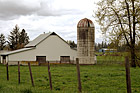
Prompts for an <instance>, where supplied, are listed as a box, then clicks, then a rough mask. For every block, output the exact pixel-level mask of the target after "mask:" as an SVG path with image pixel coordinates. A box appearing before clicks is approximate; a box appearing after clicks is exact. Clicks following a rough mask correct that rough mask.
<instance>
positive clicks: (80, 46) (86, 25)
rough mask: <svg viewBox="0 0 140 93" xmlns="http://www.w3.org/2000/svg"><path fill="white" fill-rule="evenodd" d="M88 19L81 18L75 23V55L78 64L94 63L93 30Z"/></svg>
mask: <svg viewBox="0 0 140 93" xmlns="http://www.w3.org/2000/svg"><path fill="white" fill-rule="evenodd" d="M94 29H95V28H94V24H93V22H92V21H91V20H90V19H87V18H84V19H81V20H80V21H79V22H78V24H77V57H78V58H79V64H95V50H94V42H95V30H94Z"/></svg>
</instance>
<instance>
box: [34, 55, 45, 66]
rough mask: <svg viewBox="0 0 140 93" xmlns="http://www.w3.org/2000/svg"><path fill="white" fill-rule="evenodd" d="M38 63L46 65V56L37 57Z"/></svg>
mask: <svg viewBox="0 0 140 93" xmlns="http://www.w3.org/2000/svg"><path fill="white" fill-rule="evenodd" d="M36 61H37V62H38V63H39V65H40V64H41V63H45V62H46V56H36Z"/></svg>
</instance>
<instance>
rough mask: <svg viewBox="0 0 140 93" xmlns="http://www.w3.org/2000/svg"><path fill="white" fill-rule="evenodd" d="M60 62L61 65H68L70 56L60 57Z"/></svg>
mask: <svg viewBox="0 0 140 93" xmlns="http://www.w3.org/2000/svg"><path fill="white" fill-rule="evenodd" d="M60 61H61V62H62V63H69V62H70V56H61V57H60Z"/></svg>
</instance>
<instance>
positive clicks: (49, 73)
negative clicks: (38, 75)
mask: <svg viewBox="0 0 140 93" xmlns="http://www.w3.org/2000/svg"><path fill="white" fill-rule="evenodd" d="M48 75H49V83H50V89H51V90H52V79H51V72H50V63H49V61H48Z"/></svg>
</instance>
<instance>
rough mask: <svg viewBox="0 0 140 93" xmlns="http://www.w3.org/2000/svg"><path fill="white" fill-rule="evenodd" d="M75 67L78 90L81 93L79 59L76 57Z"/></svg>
mask: <svg viewBox="0 0 140 93" xmlns="http://www.w3.org/2000/svg"><path fill="white" fill-rule="evenodd" d="M76 67H77V77H78V90H79V92H80V93H81V92H82V86H81V78H80V66H79V59H78V58H76Z"/></svg>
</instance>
